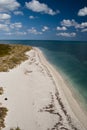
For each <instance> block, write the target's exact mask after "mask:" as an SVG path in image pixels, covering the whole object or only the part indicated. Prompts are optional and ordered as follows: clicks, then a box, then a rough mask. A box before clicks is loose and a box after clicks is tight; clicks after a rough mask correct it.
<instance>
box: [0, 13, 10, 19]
mask: <svg viewBox="0 0 87 130" xmlns="http://www.w3.org/2000/svg"><path fill="white" fill-rule="evenodd" d="M10 18H11V16H10V15H9V14H5V13H4V14H0V20H8V19H10Z"/></svg>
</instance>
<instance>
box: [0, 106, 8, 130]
mask: <svg viewBox="0 0 87 130" xmlns="http://www.w3.org/2000/svg"><path fill="white" fill-rule="evenodd" d="M7 112H8V110H7V108H5V107H0V130H1V129H2V128H4V127H5V123H4V122H5V117H6V115H7Z"/></svg>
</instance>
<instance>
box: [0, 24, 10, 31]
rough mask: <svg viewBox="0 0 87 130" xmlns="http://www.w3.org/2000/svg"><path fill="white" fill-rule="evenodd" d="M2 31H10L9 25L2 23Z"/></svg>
mask: <svg viewBox="0 0 87 130" xmlns="http://www.w3.org/2000/svg"><path fill="white" fill-rule="evenodd" d="M0 31H9V27H8V25H5V24H0Z"/></svg>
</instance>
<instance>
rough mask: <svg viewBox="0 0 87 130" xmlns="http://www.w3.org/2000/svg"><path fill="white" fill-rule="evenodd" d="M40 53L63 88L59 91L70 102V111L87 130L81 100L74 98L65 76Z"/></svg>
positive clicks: (86, 120) (57, 82) (56, 81)
mask: <svg viewBox="0 0 87 130" xmlns="http://www.w3.org/2000/svg"><path fill="white" fill-rule="evenodd" d="M39 53H40V56H41V59H44V61H45V63H46V65H47V67H48V68H49V71H50V72H51V73H52V75H53V77H54V80H55V83H56V86H57V84H59V82H60V86H61V87H60V86H58V87H57V89H59V91H60V92H61V91H62V93H63V94H64V96H65V98H66V100H67V101H68V104H69V105H70V109H71V110H72V112H73V113H74V114H75V116H76V117H77V119H78V120H79V121H80V122H81V123H82V124H83V126H85V129H87V123H86V122H87V117H86V115H85V114H87V113H86V111H85V108H83V106H81V104H80V103H79V100H77V99H75V97H74V92H75V90H74V89H73V88H70V87H68V86H69V83H68V84H67V81H65V80H64V76H63V75H61V74H60V72H58V69H55V67H53V65H51V64H50V63H49V61H47V60H46V59H45V58H44V56H43V55H44V54H43V52H42V51H41V50H40V49H39ZM42 57H43V58H42ZM42 62H43V61H42ZM43 64H44V62H43ZM59 87H60V88H59ZM72 89H73V90H72ZM71 90H72V92H71ZM76 93H77V92H76ZM74 105H75V106H74Z"/></svg>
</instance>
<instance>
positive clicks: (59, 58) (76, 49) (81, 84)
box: [0, 40, 87, 109]
mask: <svg viewBox="0 0 87 130" xmlns="http://www.w3.org/2000/svg"><path fill="white" fill-rule="evenodd" d="M0 43H10V44H24V45H31V46H36V47H39V48H40V49H41V50H42V51H43V53H44V55H45V57H46V58H47V60H48V61H49V62H50V63H51V64H53V65H54V67H55V68H56V70H58V71H59V72H60V73H61V75H64V78H65V80H67V82H68V83H69V84H71V85H70V87H73V89H74V90H76V93H75V94H77V95H75V94H74V96H76V97H77V98H78V100H79V101H80V103H81V104H82V105H83V106H85V108H86V109H87V42H83V41H41V40H37V41H36V40H8V41H0Z"/></svg>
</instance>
